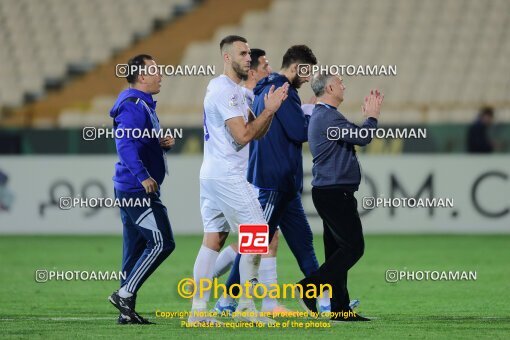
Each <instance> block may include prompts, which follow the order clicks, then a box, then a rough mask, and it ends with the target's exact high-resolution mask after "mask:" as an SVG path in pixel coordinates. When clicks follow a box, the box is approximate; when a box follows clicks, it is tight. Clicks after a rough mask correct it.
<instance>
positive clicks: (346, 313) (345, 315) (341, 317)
mask: <svg viewBox="0 0 510 340" xmlns="http://www.w3.org/2000/svg"><path fill="white" fill-rule="evenodd" d="M332 314H334V315H333V316H332V317H331V319H330V320H331V321H370V319H369V318H365V317H364V316H361V315H359V314H358V313H356V312H354V311H353V310H352V309H347V310H343V311H340V312H337V313H332Z"/></svg>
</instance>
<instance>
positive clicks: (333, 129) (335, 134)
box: [326, 126, 340, 140]
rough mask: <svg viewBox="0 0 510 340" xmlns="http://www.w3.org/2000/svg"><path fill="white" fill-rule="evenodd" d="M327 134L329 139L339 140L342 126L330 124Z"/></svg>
mask: <svg viewBox="0 0 510 340" xmlns="http://www.w3.org/2000/svg"><path fill="white" fill-rule="evenodd" d="M326 136H327V137H328V139H329V140H339V139H340V128H339V127H338V126H330V127H328V129H327V131H326Z"/></svg>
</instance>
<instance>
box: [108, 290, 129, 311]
mask: <svg viewBox="0 0 510 340" xmlns="http://www.w3.org/2000/svg"><path fill="white" fill-rule="evenodd" d="M108 301H110V303H111V304H112V305H114V306H115V308H117V309H118V310H119V312H120V313H121V314H123V315H127V316H130V315H129V314H130V313H132V312H134V311H135V301H136V297H135V296H134V295H133V296H131V297H128V298H123V297H120V295H119V291H117V290H116V291H114V292H113V294H112V295H110V296H109V297H108Z"/></svg>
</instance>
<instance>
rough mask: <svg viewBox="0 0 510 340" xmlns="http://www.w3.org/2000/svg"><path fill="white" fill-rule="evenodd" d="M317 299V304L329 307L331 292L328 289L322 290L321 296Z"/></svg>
mask: <svg viewBox="0 0 510 340" xmlns="http://www.w3.org/2000/svg"><path fill="white" fill-rule="evenodd" d="M317 301H319V306H321V307H328V306H329V308H331V306H330V305H331V292H330V291H329V289H328V290H325V291H324V294H323V295H322V297H318V298H317Z"/></svg>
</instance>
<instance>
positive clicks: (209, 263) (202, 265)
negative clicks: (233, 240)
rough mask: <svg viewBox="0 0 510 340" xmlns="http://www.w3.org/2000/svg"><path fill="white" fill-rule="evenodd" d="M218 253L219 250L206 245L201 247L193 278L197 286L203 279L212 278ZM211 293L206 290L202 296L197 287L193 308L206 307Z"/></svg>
mask: <svg viewBox="0 0 510 340" xmlns="http://www.w3.org/2000/svg"><path fill="white" fill-rule="evenodd" d="M218 255H219V253H218V252H217V251H214V250H212V249H209V248H207V247H206V246H204V245H202V246H201V247H200V250H199V252H198V255H197V259H196V260H195V266H194V267H193V279H194V280H195V284H196V285H197V286H199V285H200V280H201V279H209V280H212V278H213V270H214V263H215V262H216V259H217V258H218ZM210 293H211V291H206V292H204V293H203V297H202V298H200V292H199V290H198V289H197V292H196V294H195V296H193V304H192V306H191V309H192V310H198V309H206V308H207V302H208V301H209V295H210Z"/></svg>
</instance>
